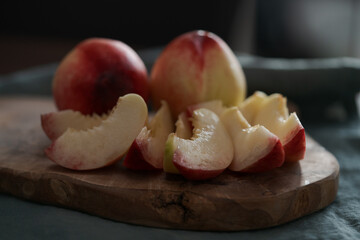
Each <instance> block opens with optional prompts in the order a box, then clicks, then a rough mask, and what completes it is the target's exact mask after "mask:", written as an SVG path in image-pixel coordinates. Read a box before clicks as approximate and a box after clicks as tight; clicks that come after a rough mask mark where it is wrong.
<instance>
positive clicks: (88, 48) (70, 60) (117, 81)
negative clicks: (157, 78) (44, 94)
mask: <svg viewBox="0 0 360 240" xmlns="http://www.w3.org/2000/svg"><path fill="white" fill-rule="evenodd" d="M127 93H137V94H139V95H140V96H142V97H143V98H144V100H145V101H147V100H148V98H149V87H148V74H147V70H146V67H145V65H144V63H143V61H142V60H141V59H140V57H139V56H138V55H137V54H136V53H135V51H134V50H132V49H131V48H130V47H129V46H127V45H126V44H124V43H122V42H120V41H116V40H110V39H104V38H91V39H88V40H85V41H83V42H81V43H80V44H78V45H77V46H76V47H75V48H74V49H73V50H72V51H71V52H70V53H69V54H68V55H67V56H66V57H65V58H64V59H63V61H62V62H61V64H60V65H59V67H58V69H57V71H56V73H55V76H54V80H53V96H54V100H55V103H56V106H57V108H58V109H59V110H65V109H72V110H75V111H80V112H81V113H83V114H93V113H97V114H102V113H108V112H109V111H110V110H111V109H112V108H113V107H114V106H115V105H116V102H117V100H118V98H119V97H120V96H123V95H125V94H127Z"/></svg>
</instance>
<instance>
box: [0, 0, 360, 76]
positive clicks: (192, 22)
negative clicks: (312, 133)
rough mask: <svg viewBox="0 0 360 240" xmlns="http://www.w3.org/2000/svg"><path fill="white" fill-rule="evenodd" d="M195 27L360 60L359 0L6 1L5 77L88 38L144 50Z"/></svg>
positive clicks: (296, 51) (242, 46) (307, 54)
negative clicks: (109, 40) (118, 42)
mask: <svg viewBox="0 0 360 240" xmlns="http://www.w3.org/2000/svg"><path fill="white" fill-rule="evenodd" d="M194 29H205V30H209V31H212V32H214V33H216V34H218V35H219V36H220V37H222V38H223V39H224V40H225V41H226V42H227V43H228V44H229V45H230V47H231V48H232V49H233V50H234V51H235V52H237V53H241V54H251V55H259V56H264V57H273V58H274V57H276V58H278V57H281V58H328V57H339V56H349V57H360V1H358V0H342V1H338V0H317V1H312V0H302V1H298V0H272V1H268V0H257V1H256V0H253V1H251V0H239V1H235V0H228V1H215V0H208V1H136V0H133V1H116V0H102V1H93V0H88V1H85V0H79V1H75V0H62V1H19V0H11V1H9V0H3V1H1V2H0V74H6V73H10V72H13V71H16V70H19V69H23V68H28V67H32V66H36V65H41V64H45V63H49V62H56V61H59V60H61V58H62V57H63V56H64V55H65V54H66V53H67V52H68V51H69V50H70V49H71V48H72V47H74V46H75V45H76V44H77V43H78V42H80V41H81V40H83V39H85V38H88V37H94V36H96V37H108V38H114V39H119V40H122V41H124V42H126V43H127V44H129V45H130V46H132V47H133V48H134V49H135V50H141V49H145V48H151V47H157V46H164V45H165V44H167V43H168V42H169V41H170V40H171V39H173V38H174V37H176V36H178V35H179V34H181V33H184V32H186V31H191V30H194Z"/></svg>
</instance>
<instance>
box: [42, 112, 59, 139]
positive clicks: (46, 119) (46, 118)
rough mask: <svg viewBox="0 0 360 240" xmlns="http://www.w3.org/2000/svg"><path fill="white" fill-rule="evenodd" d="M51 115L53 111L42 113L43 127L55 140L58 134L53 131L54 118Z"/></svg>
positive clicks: (49, 136) (48, 135)
mask: <svg viewBox="0 0 360 240" xmlns="http://www.w3.org/2000/svg"><path fill="white" fill-rule="evenodd" d="M51 116H52V115H51V113H47V114H41V116H40V118H41V127H42V129H43V130H44V132H45V134H46V136H47V137H48V138H49V139H50V140H52V141H54V140H55V139H56V138H57V137H58V136H57V135H56V134H55V133H54V132H53V131H52V127H51V126H52V125H53V124H52V123H53V120H52V119H53V118H52V117H51Z"/></svg>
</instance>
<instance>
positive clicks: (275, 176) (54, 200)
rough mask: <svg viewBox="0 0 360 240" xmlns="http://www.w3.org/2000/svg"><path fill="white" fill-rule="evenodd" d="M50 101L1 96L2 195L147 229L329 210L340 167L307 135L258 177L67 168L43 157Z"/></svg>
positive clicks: (230, 225) (273, 220) (269, 222)
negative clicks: (291, 157) (290, 155)
mask: <svg viewBox="0 0 360 240" xmlns="http://www.w3.org/2000/svg"><path fill="white" fill-rule="evenodd" d="M53 110H54V106H53V103H52V100H50V99H36V98H1V99H0V190H1V191H2V192H5V193H9V194H12V195H15V196H18V197H21V198H25V199H29V200H32V201H36V202H40V203H45V204H51V205H57V206H63V207H66V208H71V209H75V210H79V211H83V212H87V213H90V214H93V215H97V216H101V217H104V218H109V219H113V220H116V221H121V222H127V223H134V224H141V225H147V226H155V227H164V228H178V229H193V230H212V231H214V230H216V231H237V230H245V229H258V228H265V227H270V226H276V225H279V224H283V223H286V222H289V221H291V220H294V219H297V218H299V217H302V216H304V215H307V214H310V213H312V212H314V211H317V210H319V209H321V208H324V207H326V206H327V205H329V204H330V203H331V202H332V201H333V200H334V199H335V197H336V193H337V188H338V178H339V165H338V162H337V160H336V159H335V157H334V156H333V155H332V154H330V153H329V152H327V151H326V150H325V149H324V148H323V147H321V146H320V145H319V144H318V143H316V142H315V141H314V140H312V139H311V138H310V137H307V153H306V157H305V159H304V160H302V161H300V162H299V163H292V164H290V163H288V164H285V165H284V166H282V167H281V168H278V169H275V170H273V171H270V172H266V173H261V174H241V173H232V172H230V171H227V172H225V173H223V174H221V175H220V176H219V177H217V178H214V179H212V180H208V181H201V182H195V181H188V180H185V179H184V178H183V177H181V176H177V175H170V174H165V173H163V172H136V171H130V170H127V169H125V168H123V167H122V166H121V163H118V164H116V165H113V166H110V167H107V168H104V169H99V170H92V171H83V172H77V171H71V170H67V169H64V168H62V167H60V166H57V165H55V164H54V163H53V162H51V161H50V160H48V159H47V158H46V156H45V155H44V152H43V150H44V149H45V148H46V147H47V146H49V145H50V140H48V139H47V137H46V136H45V134H44V133H43V132H42V129H41V126H40V114H41V113H46V112H50V111H53Z"/></svg>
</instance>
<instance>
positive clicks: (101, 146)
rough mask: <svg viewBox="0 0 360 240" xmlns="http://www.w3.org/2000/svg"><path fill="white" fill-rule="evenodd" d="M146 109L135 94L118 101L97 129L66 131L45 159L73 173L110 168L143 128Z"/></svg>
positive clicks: (50, 148) (48, 149) (55, 142)
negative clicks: (71, 170)
mask: <svg viewBox="0 0 360 240" xmlns="http://www.w3.org/2000/svg"><path fill="white" fill-rule="evenodd" d="M147 115H148V110H147V105H146V103H145V101H144V100H143V98H142V97H141V96H139V95H137V94H127V95H125V96H123V97H120V98H119V100H118V102H117V105H116V106H115V107H114V108H113V110H112V112H111V113H110V115H109V116H108V117H107V118H106V119H104V120H103V121H102V122H101V123H100V125H98V126H96V127H94V128H90V129H87V130H75V129H71V128H69V129H67V130H66V131H65V133H64V134H62V135H61V136H60V137H59V138H57V139H56V140H55V141H54V142H53V143H52V144H51V146H50V147H49V148H47V149H46V150H45V153H46V155H47V156H48V157H49V158H50V159H51V160H53V161H54V162H55V163H57V164H59V165H60V166H63V167H65V168H69V169H73V170H90V169H97V168H101V167H104V166H107V165H110V164H112V163H114V162H116V161H118V160H120V159H121V158H122V156H124V155H125V153H126V152H127V150H128V149H129V147H130V146H131V144H132V142H133V141H134V139H135V138H136V136H137V135H138V134H139V133H140V131H141V129H142V128H143V126H144V125H145V121H146V118H147Z"/></svg>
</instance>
